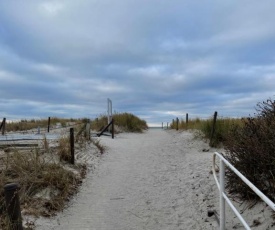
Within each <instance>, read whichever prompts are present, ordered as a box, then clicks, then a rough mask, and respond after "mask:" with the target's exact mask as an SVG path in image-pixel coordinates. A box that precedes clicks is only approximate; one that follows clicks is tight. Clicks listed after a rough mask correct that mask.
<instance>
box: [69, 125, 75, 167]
mask: <svg viewBox="0 0 275 230" xmlns="http://www.w3.org/2000/svg"><path fill="white" fill-rule="evenodd" d="M70 144H71V164H74V128H70Z"/></svg>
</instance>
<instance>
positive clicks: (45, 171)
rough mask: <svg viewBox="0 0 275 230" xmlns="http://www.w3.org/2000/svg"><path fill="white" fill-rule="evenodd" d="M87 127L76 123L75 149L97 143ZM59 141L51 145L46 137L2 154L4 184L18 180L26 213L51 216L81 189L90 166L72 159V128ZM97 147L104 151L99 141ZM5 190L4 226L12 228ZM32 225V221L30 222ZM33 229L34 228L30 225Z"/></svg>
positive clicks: (0, 218)
mask: <svg viewBox="0 0 275 230" xmlns="http://www.w3.org/2000/svg"><path fill="white" fill-rule="evenodd" d="M83 126H84V124H82V125H79V126H75V130H76V131H75V137H76V136H77V138H75V148H76V149H77V151H80V152H81V151H85V149H84V148H85V146H87V144H89V143H93V141H90V140H89V138H87V137H84V135H83V132H82V131H83ZM62 130H63V131H61V132H64V133H63V135H61V137H60V139H59V140H58V142H57V144H54V145H53V146H50V145H49V141H48V140H47V139H46V138H44V139H43V140H42V141H41V143H40V144H39V147H35V148H32V149H27V150H18V149H16V148H14V147H11V148H7V149H5V152H2V154H0V187H1V188H3V187H4V185H5V184H8V183H18V184H19V186H20V189H19V197H20V203H21V211H22V213H24V214H25V215H32V216H41V215H42V216H51V215H53V214H55V213H56V212H57V211H60V210H62V209H63V208H64V205H65V204H66V202H67V201H68V200H69V199H70V197H71V196H72V195H73V194H75V193H76V192H77V189H78V187H79V185H80V184H81V183H82V179H83V177H84V176H85V175H86V170H87V166H86V164H83V163H78V162H76V164H75V165H71V164H69V162H70V161H71V154H70V139H69V138H68V129H65V130H64V129H62ZM95 146H96V147H97V148H98V149H99V151H100V153H101V154H102V153H103V151H104V147H103V146H102V145H101V144H100V142H99V141H97V142H96V143H95ZM6 215H7V214H6V207H5V200H4V191H3V190H2V191H1V193H0V229H10V227H9V226H10V223H9V219H8V218H7V216H6ZM30 225H31V224H30ZM28 229H32V228H28Z"/></svg>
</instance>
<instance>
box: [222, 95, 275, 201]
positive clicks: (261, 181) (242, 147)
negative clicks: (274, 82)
mask: <svg viewBox="0 0 275 230" xmlns="http://www.w3.org/2000/svg"><path fill="white" fill-rule="evenodd" d="M243 123H244V125H243V126H242V127H236V126H235V127H233V128H232V129H231V130H230V133H229V135H228V137H227V140H226V141H225V142H224V145H225V149H226V150H227V151H226V158H227V159H228V160H229V161H230V162H231V163H232V164H233V165H234V166H235V167H236V168H237V169H238V170H239V171H240V172H241V173H242V174H243V175H244V176H245V177H247V178H248V179H249V180H250V181H251V182H252V183H253V184H254V185H255V186H256V187H257V188H259V189H260V190H261V191H262V192H263V193H264V194H266V195H267V196H268V197H269V198H270V199H271V200H273V201H275V199H274V197H275V101H272V100H267V101H265V102H262V103H259V104H258V105H257V112H256V114H255V115H254V116H253V117H249V118H247V119H244V120H243ZM227 175H228V183H227V185H228V189H229V191H230V192H231V193H232V194H234V195H239V196H240V197H241V198H243V199H246V200H250V199H254V198H258V197H256V195H255V194H254V193H252V192H251V190H250V189H248V187H247V186H246V185H245V184H244V183H243V182H242V181H241V180H240V179H239V178H238V177H236V176H235V174H234V173H232V172H231V171H228V172H227Z"/></svg>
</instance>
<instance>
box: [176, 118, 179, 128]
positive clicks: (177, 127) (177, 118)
mask: <svg viewBox="0 0 275 230" xmlns="http://www.w3.org/2000/svg"><path fill="white" fill-rule="evenodd" d="M176 125H177V131H178V130H179V118H178V117H177V123H176Z"/></svg>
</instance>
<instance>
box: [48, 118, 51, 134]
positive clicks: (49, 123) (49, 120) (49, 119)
mask: <svg viewBox="0 0 275 230" xmlns="http://www.w3.org/2000/svg"><path fill="white" fill-rule="evenodd" d="M50 125H51V118H50V117H49V118H48V133H49V132H50Z"/></svg>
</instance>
